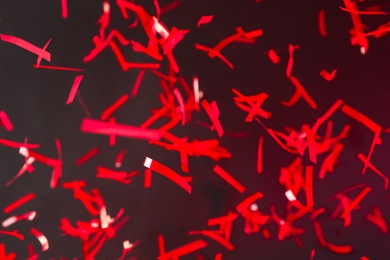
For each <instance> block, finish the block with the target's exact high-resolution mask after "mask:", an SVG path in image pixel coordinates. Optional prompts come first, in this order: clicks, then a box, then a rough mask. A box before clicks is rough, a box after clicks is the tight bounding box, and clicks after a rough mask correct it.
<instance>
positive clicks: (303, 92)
mask: <svg viewBox="0 0 390 260" xmlns="http://www.w3.org/2000/svg"><path fill="white" fill-rule="evenodd" d="M289 79H290V81H291V83H293V84H294V86H295V88H296V90H295V93H294V95H293V96H292V97H291V98H290V100H289V101H282V102H281V103H282V104H283V105H285V106H287V107H291V106H293V105H294V104H295V103H296V102H297V101H298V99H299V98H300V97H303V99H305V101H306V102H307V103H308V104H309V106H310V107H311V108H313V109H316V108H317V105H316V103H315V102H314V100H313V99H312V98H311V97H310V96H309V94H308V93H307V92H306V90H305V88H304V87H303V86H302V84H301V83H300V82H299V81H298V79H297V78H295V77H294V76H291V77H289Z"/></svg>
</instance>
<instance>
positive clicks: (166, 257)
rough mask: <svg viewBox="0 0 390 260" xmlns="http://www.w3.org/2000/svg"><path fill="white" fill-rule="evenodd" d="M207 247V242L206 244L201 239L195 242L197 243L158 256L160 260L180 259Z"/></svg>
mask: <svg viewBox="0 0 390 260" xmlns="http://www.w3.org/2000/svg"><path fill="white" fill-rule="evenodd" d="M206 246H207V243H206V242H204V241H203V240H201V239H198V240H195V241H193V242H191V243H188V244H186V245H184V246H181V247H178V248H176V249H173V250H171V251H169V252H166V253H163V254H160V256H158V259H159V260H171V259H179V257H180V256H184V255H187V254H190V253H192V252H195V251H197V250H199V249H202V248H204V247H206Z"/></svg>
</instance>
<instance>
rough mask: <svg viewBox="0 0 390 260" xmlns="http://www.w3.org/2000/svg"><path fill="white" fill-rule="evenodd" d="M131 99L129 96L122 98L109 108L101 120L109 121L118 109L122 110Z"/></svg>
mask: <svg viewBox="0 0 390 260" xmlns="http://www.w3.org/2000/svg"><path fill="white" fill-rule="evenodd" d="M128 99H129V95H123V96H121V97H120V98H119V99H118V100H117V101H115V102H114V104H112V105H111V106H109V107H108V108H107V109H106V110H104V112H103V114H102V116H101V117H100V119H101V120H103V121H104V120H107V118H109V117H110V116H111V115H112V114H113V113H114V112H115V111H116V110H118V108H120V107H121V106H122V105H123V104H124V103H126V101H127V100H128Z"/></svg>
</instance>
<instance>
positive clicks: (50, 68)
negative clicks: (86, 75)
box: [33, 64, 84, 72]
mask: <svg viewBox="0 0 390 260" xmlns="http://www.w3.org/2000/svg"><path fill="white" fill-rule="evenodd" d="M33 67H34V68H36V69H49V70H64V71H76V72H82V71H84V69H78V68H68V67H60V66H45V65H36V64H34V66H33Z"/></svg>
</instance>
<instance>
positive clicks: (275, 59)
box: [268, 49, 280, 64]
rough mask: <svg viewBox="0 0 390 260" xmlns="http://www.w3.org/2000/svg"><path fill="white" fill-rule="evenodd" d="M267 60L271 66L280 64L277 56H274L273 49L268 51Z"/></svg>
mask: <svg viewBox="0 0 390 260" xmlns="http://www.w3.org/2000/svg"><path fill="white" fill-rule="evenodd" d="M268 58H269V59H270V61H272V63H273V64H278V63H279V62H280V58H279V56H278V54H276V52H275V51H274V50H273V49H270V50H269V51H268Z"/></svg>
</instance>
